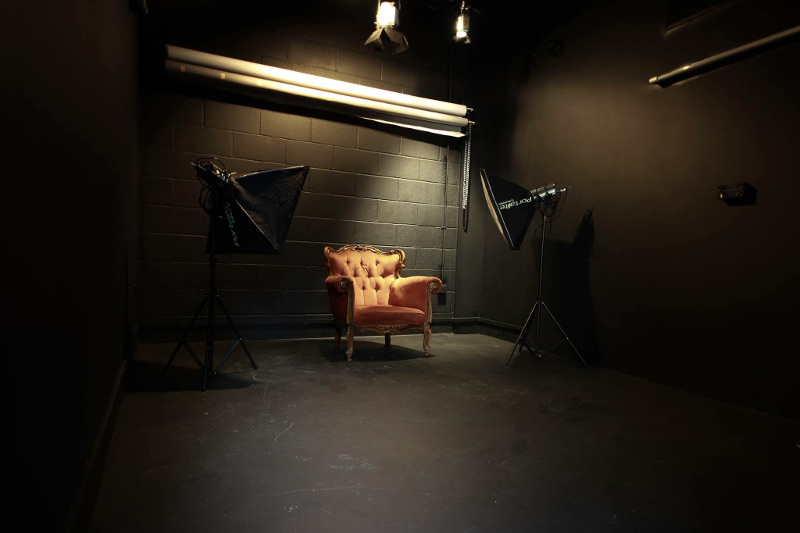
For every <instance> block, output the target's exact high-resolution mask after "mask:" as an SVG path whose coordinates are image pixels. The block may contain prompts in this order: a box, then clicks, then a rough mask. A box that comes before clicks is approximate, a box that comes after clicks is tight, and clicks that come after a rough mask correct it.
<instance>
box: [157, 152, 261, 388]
mask: <svg viewBox="0 0 800 533" xmlns="http://www.w3.org/2000/svg"><path fill="white" fill-rule="evenodd" d="M201 171H202V169H201V168H199V167H198V173H200V172H201ZM222 176H223V180H222V183H223V184H224V183H227V180H228V179H229V177H228V176H227V175H226V174H222ZM203 179H206V178H205V177H204V178H203ZM220 187H221V186H220V185H219V184H218V183H217V184H216V186H215V187H214V188H212V189H211V190H209V200H210V205H204V206H203V208H204V209H205V210H206V212H207V213H208V215H209V216H210V217H211V223H210V225H209V233H208V251H209V257H208V292H207V293H206V295H205V297H204V298H203V301H202V302H200V305H199V306H198V308H197V311H195V313H194V317H193V318H192V321H191V322H190V323H189V325H188V326H187V327H186V329H185V330H184V332H183V336H182V337H181V340H180V341H178V345H177V346H176V347H175V350H174V351H173V352H172V356H170V358H169V361H167V364H166V366H165V367H164V372H165V373H166V372H167V370H169V368H170V366H171V365H172V361H173V359H175V356H176V355H177V353H178V350H180V348H181V346H183V347H185V348H186V350H187V351H188V352H189V355H191V356H192V359H194V361H195V363H197V366H199V367H200V368H201V369H202V371H203V382H202V387H203V391H205V390H206V384H207V379H208V376H209V375H211V374H216V373H217V372H219V370H220V368H222V365H224V364H225V362H226V361H227V360H228V358H229V357H230V355H231V354H232V353H233V351H234V350H235V349H236V347H237V346H239V344H241V345H242V348H244V352H245V353H246V354H247V358H248V359H249V360H250V364H251V365H253V369H258V367H257V366H256V362H255V361H254V360H253V356H252V355H251V354H250V350H248V349H247V345H246V344H245V343H244V340H243V339H242V336H241V335H239V331H238V330H237V329H236V326H235V325H234V324H233V320H231V315H230V314H228V310H227V309H225V305H223V303H222V299H221V298H220V297H219V294H217V279H216V269H217V257H216V255H215V246H214V235H215V231H214V229H215V228H214V224H215V223H216V219H217V218H218V217H220V216H221V214H220V213H221V212H224V206H225V205H226V202H227V201H228V199H227V198H226V195H225V192H224V191H223V190H221V188H220ZM206 303H208V311H207V317H208V321H207V324H206V346H205V352H204V360H203V362H200V359H199V358H198V357H197V354H196V353H195V351H194V350H193V349H192V347H191V346H189V343H188V342H187V341H186V338H187V336H188V335H189V331H191V329H192V326H194V323H195V321H196V320H197V317H198V315H199V314H200V311H201V310H202V309H203V307H204V306H205V305H206ZM215 303H218V304H219V306H220V308H221V309H222V312H223V313H225V317H226V318H227V319H228V325H230V327H231V329H232V330H233V333H234V335H235V336H236V342H234V344H233V346H231V348H230V349H229V350H228V353H227V354H225V357H223V358H222V360H221V361H220V362H219V364H218V365H217V366H216V368H214V305H215Z"/></svg>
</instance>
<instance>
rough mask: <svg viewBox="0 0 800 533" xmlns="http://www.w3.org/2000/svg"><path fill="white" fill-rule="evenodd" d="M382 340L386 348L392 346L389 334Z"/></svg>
mask: <svg viewBox="0 0 800 533" xmlns="http://www.w3.org/2000/svg"><path fill="white" fill-rule="evenodd" d="M384 339H385V341H384V343H385V344H384V345H385V346H386V347H387V348H388V347H389V346H391V345H392V334H391V333H387V334H386V335H384Z"/></svg>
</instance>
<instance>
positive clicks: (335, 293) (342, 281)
mask: <svg viewBox="0 0 800 533" xmlns="http://www.w3.org/2000/svg"><path fill="white" fill-rule="evenodd" d="M353 283H355V278H353V276H342V275H333V276H328V277H327V278H325V287H326V288H327V289H328V300H329V301H330V304H331V313H333V320H334V321H336V322H342V323H346V324H349V323H350V322H352V320H353V298H354V289H353Z"/></svg>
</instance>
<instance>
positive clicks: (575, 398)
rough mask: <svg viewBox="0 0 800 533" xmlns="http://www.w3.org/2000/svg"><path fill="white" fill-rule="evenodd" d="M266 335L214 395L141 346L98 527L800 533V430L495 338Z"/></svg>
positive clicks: (219, 380)
mask: <svg viewBox="0 0 800 533" xmlns="http://www.w3.org/2000/svg"><path fill="white" fill-rule="evenodd" d="M246 343H247V346H248V348H249V349H250V351H251V353H252V354H253V357H254V358H255V360H256V363H257V364H258V370H253V369H252V367H251V366H250V365H249V363H248V361H247V358H246V356H245V354H244V352H243V351H242V350H241V348H239V349H237V351H235V352H234V353H233V355H232V356H231V359H230V360H229V361H228V362H227V363H226V365H225V366H224V367H223V368H222V370H221V371H220V374H219V375H217V376H212V377H211V379H210V381H209V384H208V390H206V391H205V392H202V391H201V390H199V389H200V383H201V374H200V370H199V368H198V367H197V366H196V365H195V364H194V362H193V361H192V360H191V358H190V356H189V355H188V353H187V352H186V351H185V350H184V349H181V351H180V352H179V354H178V356H177V358H176V360H175V363H174V364H173V367H172V368H171V369H170V370H169V372H168V373H167V374H163V373H162V370H163V368H164V365H165V363H166V361H167V360H168V359H169V356H170V354H171V353H172V350H173V349H174V347H175V344H174V343H173V344H148V345H142V346H140V347H139V349H138V351H137V353H136V355H135V358H134V361H133V362H132V364H131V367H130V369H129V373H128V383H127V392H126V394H125V397H124V399H123V402H122V405H121V408H120V411H119V416H118V418H117V422H116V428H115V430H114V435H113V439H112V443H111V449H110V453H109V457H108V460H107V464H106V469H105V475H104V479H103V484H102V487H101V490H100V494H99V496H98V500H97V503H96V506H95V509H94V513H93V516H92V520H91V528H90V531H91V532H94V533H98V532H114V533H123V532H148V533H158V532H170V533H174V532H176V531H187V532H227V531H235V532H237V533H244V532H250V531H253V532H261V533H263V532H284V531H286V532H337V531H342V532H347V533H358V532H367V531H370V532H372V531H374V532H400V531H405V532H407V531H417V532H431V531H444V532H514V531H524V532H538V533H544V532H582V531H585V532H603V531H614V532H621V531H622V532H635V531H641V532H660V531H728V532H729V531H769V532H777V531H793V532H794V531H800V511H798V510H797V509H796V508H798V505H797V504H798V502H800V448H798V444H797V438H798V435H799V434H800V426H799V425H798V423H797V422H794V421H790V420H785V419H780V418H776V417H773V416H770V415H766V414H763V413H759V412H755V411H752V410H749V409H744V408H740V407H736V406H731V405H726V404H722V403H719V402H716V401H713V400H709V399H706V398H703V397H700V396H697V395H694V394H690V393H687V392H683V391H678V390H674V389H671V388H668V387H664V386H661V385H658V384H654V383H651V382H648V381H644V380H641V379H637V378H633V377H630V376H625V375H621V374H618V373H615V372H611V371H608V370H605V369H600V368H586V367H584V366H582V364H581V363H580V361H578V360H577V359H575V360H573V359H568V358H563V357H557V356H547V355H546V356H544V357H542V358H536V357H533V356H532V355H531V354H530V353H528V352H524V353H522V354H519V355H515V356H514V359H513V360H512V363H511V364H510V365H509V366H506V365H505V362H506V358H507V356H508V353H509V352H510V350H511V347H512V343H509V342H506V341H502V340H498V339H495V338H492V337H487V336H483V335H454V334H444V333H440V334H434V335H433V338H432V339H431V354H432V355H431V357H428V358H426V357H424V356H423V355H422V352H421V345H422V342H421V336H420V335H402V336H396V337H393V344H394V346H392V347H391V348H390V349H388V350H387V349H385V348H384V346H383V338H382V337H367V336H360V337H356V345H355V354H354V357H353V361H352V362H350V363H348V362H346V361H345V360H344V353H343V351H338V352H337V351H334V350H333V342H332V340H331V339H310V340H290V341H246ZM195 346H196V349H197V350H199V353H200V354H202V348H203V346H202V343H201V344H199V345H195ZM228 346H230V343H220V346H219V348H217V349H216V350H217V353H218V354H220V355H222V354H224V351H225V350H226V349H227V347H228ZM220 355H217V358H218V359H219V357H220Z"/></svg>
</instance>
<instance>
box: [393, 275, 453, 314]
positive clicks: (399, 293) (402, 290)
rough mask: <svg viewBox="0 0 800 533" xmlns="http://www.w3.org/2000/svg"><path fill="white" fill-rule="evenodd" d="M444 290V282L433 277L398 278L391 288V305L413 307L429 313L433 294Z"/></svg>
mask: <svg viewBox="0 0 800 533" xmlns="http://www.w3.org/2000/svg"><path fill="white" fill-rule="evenodd" d="M441 289H442V280H440V279H439V278H435V277H432V276H409V277H407V278H398V279H396V280H395V281H394V283H392V285H391V287H389V305H399V306H402V307H413V308H415V309H419V310H420V311H425V312H427V311H428V310H429V308H430V303H431V294H436V293H438V292H439V291H440V290H441Z"/></svg>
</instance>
